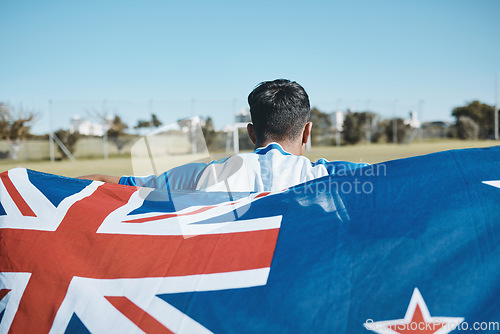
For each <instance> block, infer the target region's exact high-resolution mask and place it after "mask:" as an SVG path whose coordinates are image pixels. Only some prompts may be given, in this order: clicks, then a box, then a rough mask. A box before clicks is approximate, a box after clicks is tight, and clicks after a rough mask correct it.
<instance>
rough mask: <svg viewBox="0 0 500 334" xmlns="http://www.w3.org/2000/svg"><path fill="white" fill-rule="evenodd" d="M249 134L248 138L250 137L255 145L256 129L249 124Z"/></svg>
mask: <svg viewBox="0 0 500 334" xmlns="http://www.w3.org/2000/svg"><path fill="white" fill-rule="evenodd" d="M247 132H248V137H250V140H251V141H252V143H254V144H255V142H256V141H257V137H256V135H255V129H254V128H253V124H252V123H248V124H247Z"/></svg>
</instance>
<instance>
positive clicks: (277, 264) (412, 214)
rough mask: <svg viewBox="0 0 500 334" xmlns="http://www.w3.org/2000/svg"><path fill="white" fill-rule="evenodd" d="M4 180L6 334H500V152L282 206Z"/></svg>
mask: <svg viewBox="0 0 500 334" xmlns="http://www.w3.org/2000/svg"><path fill="white" fill-rule="evenodd" d="M0 176H1V178H0V180H1V182H0V333H7V332H12V333H49V332H50V333H65V332H67V333H88V332H91V333H143V332H144V333H164V332H165V333H172V332H174V333H209V332H216V333H287V332H290V333H299V332H301V333H303V332H308V333H370V332H371V333H373V332H375V333H401V334H403V333H420V334H421V333H438V334H443V333H450V332H456V333H460V332H463V333H471V332H476V333H498V332H499V331H500V298H499V297H500V280H499V279H498V277H499V275H500V210H499V208H500V147H492V148H486V149H469V150H454V151H447V152H441V153H436V154H430V155H426V156H421V157H415V158H408V159H402V160H396V161H391V162H386V163H382V164H375V165H371V166H368V167H364V168H360V169H356V170H349V171H345V172H342V171H339V173H338V174H337V175H335V176H328V177H324V178H321V179H317V180H314V181H310V182H307V183H304V184H301V185H298V186H295V187H293V188H291V189H288V190H286V191H283V192H276V193H268V192H265V193H250V194H248V193H205V192H181V191H160V190H152V189H148V188H136V187H129V186H121V185H111V184H103V183H101V182H90V181H84V180H77V179H71V178H65V177H61V176H55V175H49V174H43V173H39V172H34V171H30V170H26V169H13V170H10V171H7V172H4V173H2V174H0Z"/></svg>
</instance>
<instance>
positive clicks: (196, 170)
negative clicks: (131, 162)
mask: <svg viewBox="0 0 500 334" xmlns="http://www.w3.org/2000/svg"><path fill="white" fill-rule="evenodd" d="M367 165H368V164H366V163H352V162H347V161H327V160H325V159H319V160H318V161H317V162H315V163H312V162H311V161H310V160H309V159H308V158H306V157H304V156H297V155H293V154H291V153H288V152H286V151H285V150H284V149H283V148H282V147H281V145H279V144H277V143H270V144H268V145H267V146H266V147H262V148H258V149H256V150H255V151H254V152H253V153H240V154H236V155H233V156H231V157H229V158H225V159H221V160H217V161H212V162H211V163H209V164H206V163H189V164H185V165H182V166H179V167H175V168H172V169H171V170H169V171H168V172H165V173H163V174H161V175H159V176H156V175H150V176H145V177H136V176H123V177H122V178H120V184H125V185H132V186H141V187H150V188H160V189H170V190H201V191H224V192H227V191H231V192H253V191H256V192H260V191H280V190H284V189H287V188H289V187H292V186H294V185H297V184H300V183H303V182H306V181H309V180H313V179H316V178H319V177H323V176H327V175H334V174H336V173H338V172H339V171H342V172H345V171H346V170H352V169H355V168H360V167H364V166H367Z"/></svg>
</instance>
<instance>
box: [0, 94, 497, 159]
mask: <svg viewBox="0 0 500 334" xmlns="http://www.w3.org/2000/svg"><path fill="white" fill-rule="evenodd" d="M494 110H495V108H494V107H493V106H491V105H488V104H485V103H482V102H480V101H477V100H476V101H472V102H470V103H468V104H466V105H464V106H459V107H456V108H454V109H453V110H452V112H451V114H452V116H454V117H455V122H454V123H453V124H452V125H451V126H450V127H449V128H448V129H446V131H447V136H448V137H450V138H459V139H469V140H470V139H489V138H493V135H494V130H495V129H494ZM98 116H99V115H98ZM38 117H39V115H38V113H36V112H33V111H31V110H26V109H25V108H22V107H18V108H14V107H12V106H11V105H9V104H7V103H4V102H0V139H3V140H6V141H7V143H8V145H9V149H10V152H9V151H7V152H2V151H0V158H5V157H7V155H10V157H11V158H12V159H17V158H18V152H19V150H20V148H21V146H22V144H23V142H25V141H26V140H27V139H31V138H40V137H41V138H48V136H49V134H47V135H43V136H35V135H33V134H32V133H31V126H32V125H33V122H35V121H36V120H37V118H38ZM330 117H331V116H330V114H328V113H325V112H322V111H320V110H319V109H318V108H315V107H314V108H312V109H311V121H312V122H313V124H314V126H313V131H312V134H311V140H312V145H316V146H317V145H323V146H330V145H336V144H342V145H354V144H357V143H360V142H362V141H364V142H371V143H380V142H394V143H403V142H406V141H408V140H409V139H411V136H412V135H413V134H414V129H412V128H411V127H410V125H408V124H405V121H404V120H403V119H402V118H391V119H384V118H382V117H381V116H380V115H378V114H377V113H375V112H372V111H363V112H347V113H345V116H344V120H343V124H342V127H341V128H339V127H334V126H333V124H332V120H331V118H330ZM100 118H101V122H102V123H103V124H105V135H106V136H107V138H108V139H109V140H110V141H111V142H112V143H114V144H115V145H116V147H117V149H118V151H119V152H120V153H123V149H124V147H125V145H126V144H127V143H129V142H130V141H131V140H133V138H134V137H133V135H131V134H130V133H129V132H128V130H129V126H128V125H127V124H126V123H125V122H123V120H122V119H121V117H120V116H119V115H117V114H115V115H114V117H112V118H111V119H109V118H108V117H107V116H105V115H100ZM161 125H163V122H162V121H161V120H160V119H159V118H158V116H157V115H156V114H151V117H150V119H141V120H139V121H138V122H137V124H136V125H135V126H134V127H133V129H135V130H140V129H155V128H158V127H160V126H161ZM202 131H203V135H204V138H205V141H206V144H207V147H208V148H209V149H211V150H214V149H215V150H217V149H224V147H227V143H228V140H227V136H228V134H226V133H223V132H221V131H216V130H215V128H214V125H213V121H212V118H211V117H206V118H204V119H203V120H202ZM242 131H244V130H242ZM54 135H55V136H56V137H57V138H58V139H59V140H60V141H61V142H62V143H63V144H64V146H65V147H66V148H67V150H68V151H69V152H71V153H73V152H74V151H75V148H76V143H77V142H78V140H79V139H80V138H81V137H82V135H81V134H80V133H78V132H77V131H69V130H67V129H59V130H57V131H55V132H54ZM240 137H241V138H243V139H242V140H243V143H241V142H240V146H241V147H242V149H246V148H247V149H250V148H251V143H247V142H246V141H245V139H244V138H245V137H246V136H245V135H243V136H240ZM339 140H340V143H339ZM247 146H248V147H247ZM58 148H59V150H60V151H61V156H62V157H63V158H64V157H66V155H65V154H63V153H64V152H63V150H62V149H61V147H59V146H58Z"/></svg>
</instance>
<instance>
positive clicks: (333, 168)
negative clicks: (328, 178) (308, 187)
mask: <svg viewBox="0 0 500 334" xmlns="http://www.w3.org/2000/svg"><path fill="white" fill-rule="evenodd" d="M312 165H313V167H314V166H317V165H323V166H325V168H326V170H327V171H328V174H330V175H336V174H338V175H342V174H344V175H345V172H346V171H348V170H353V169H357V168H361V167H366V166H369V164H367V163H366V162H360V163H356V162H349V161H328V160H326V159H319V160H318V161H317V162H315V163H313V164H312Z"/></svg>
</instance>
